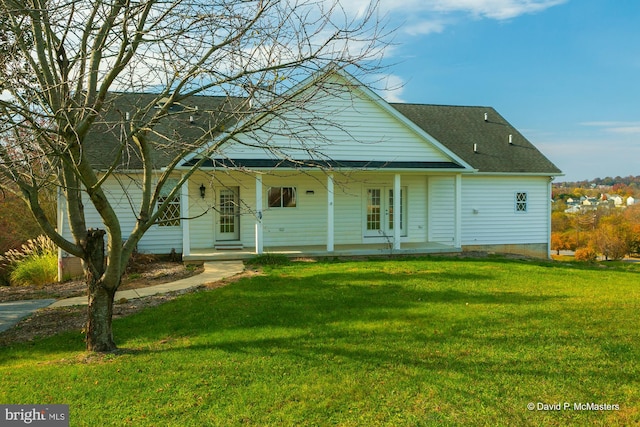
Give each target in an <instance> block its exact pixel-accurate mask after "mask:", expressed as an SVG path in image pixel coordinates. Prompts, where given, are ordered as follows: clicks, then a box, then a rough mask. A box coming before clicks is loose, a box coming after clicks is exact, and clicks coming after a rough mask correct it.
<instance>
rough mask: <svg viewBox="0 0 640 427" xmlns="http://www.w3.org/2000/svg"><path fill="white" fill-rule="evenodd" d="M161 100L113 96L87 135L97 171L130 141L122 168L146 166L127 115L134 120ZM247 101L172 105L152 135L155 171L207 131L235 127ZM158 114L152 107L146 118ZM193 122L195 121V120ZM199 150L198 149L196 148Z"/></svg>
mask: <svg viewBox="0 0 640 427" xmlns="http://www.w3.org/2000/svg"><path fill="white" fill-rule="evenodd" d="M156 98H157V95H155V94H139V93H135V94H134V93H118V94H113V95H112V96H111V99H110V101H109V103H108V105H107V108H106V109H105V111H106V113H105V114H104V116H103V117H101V118H100V119H99V120H97V121H96V124H95V126H94V128H93V129H92V131H91V132H90V133H89V135H88V136H87V140H86V141H85V148H86V149H87V153H88V156H89V159H90V162H91V164H92V165H93V166H94V167H95V168H97V169H105V168H107V167H109V166H110V165H111V163H112V162H113V161H114V159H115V158H116V156H117V155H118V152H119V150H120V149H121V148H122V141H127V145H126V146H125V149H124V150H123V154H122V158H121V160H120V167H121V168H125V169H131V170H135V169H139V168H141V166H142V162H141V159H140V157H139V151H138V150H136V149H134V148H133V144H132V142H131V140H130V137H125V134H128V132H129V129H128V122H127V119H126V117H127V116H126V115H127V113H128V114H130V117H131V118H133V117H134V115H135V113H136V111H138V110H139V109H143V108H144V107H145V106H147V105H148V104H150V103H152V102H154V100H155V99H156ZM242 101H243V99H240V98H227V97H218V96H192V97H190V98H189V99H188V100H187V101H185V102H183V103H177V104H174V105H172V106H171V108H170V109H169V112H168V115H167V116H166V117H165V118H163V119H162V120H160V122H159V123H158V124H157V125H156V126H155V127H154V129H153V132H149V133H148V137H149V139H150V140H151V141H152V142H153V150H152V154H151V155H152V159H153V165H154V168H156V169H160V168H162V167H164V166H167V165H168V164H169V162H170V161H171V160H172V159H174V158H175V156H177V155H179V154H180V149H181V148H184V147H185V144H189V143H191V142H193V141H196V140H197V139H198V138H200V137H202V136H203V135H205V133H206V130H207V129H211V128H214V129H215V128H218V127H219V126H226V127H229V126H232V125H233V122H234V120H236V119H237V117H235V116H234V115H233V114H231V113H232V112H234V113H236V112H237V111H238V108H237V106H238V105H239V104H240V103H241V102H242ZM156 112H157V109H156V108H151V109H150V110H149V112H148V113H147V114H146V116H145V119H148V118H150V117H151V115H153V114H155V113H156ZM191 119H193V121H192V120H191ZM194 148H195V147H194Z"/></svg>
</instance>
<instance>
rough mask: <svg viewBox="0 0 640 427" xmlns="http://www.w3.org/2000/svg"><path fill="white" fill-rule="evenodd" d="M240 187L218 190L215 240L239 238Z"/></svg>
mask: <svg viewBox="0 0 640 427" xmlns="http://www.w3.org/2000/svg"><path fill="white" fill-rule="evenodd" d="M239 203H240V188H239V187H225V188H221V189H219V190H218V210H217V215H216V217H217V221H216V241H225V240H240V206H239Z"/></svg>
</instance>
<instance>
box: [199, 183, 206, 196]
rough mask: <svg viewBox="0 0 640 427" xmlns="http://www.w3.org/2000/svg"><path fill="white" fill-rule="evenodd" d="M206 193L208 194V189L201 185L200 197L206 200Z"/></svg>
mask: <svg viewBox="0 0 640 427" xmlns="http://www.w3.org/2000/svg"><path fill="white" fill-rule="evenodd" d="M206 192H207V188H206V187H205V186H204V184H200V197H202V198H203V199H204V196H205V194H206Z"/></svg>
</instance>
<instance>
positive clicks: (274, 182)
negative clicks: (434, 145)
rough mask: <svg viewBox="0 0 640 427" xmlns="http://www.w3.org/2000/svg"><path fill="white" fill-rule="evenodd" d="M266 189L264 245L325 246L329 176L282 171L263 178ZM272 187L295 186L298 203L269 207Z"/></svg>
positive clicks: (264, 189) (264, 199)
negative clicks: (315, 176) (268, 196)
mask: <svg viewBox="0 0 640 427" xmlns="http://www.w3.org/2000/svg"><path fill="white" fill-rule="evenodd" d="M262 184H263V187H264V188H263V191H264V193H263V194H264V197H263V201H264V207H263V209H264V210H263V216H262V218H263V223H264V234H263V236H264V246H265V247H269V246H304V245H324V244H326V242H327V209H326V206H327V189H326V177H324V176H323V175H319V176H318V178H317V179H314V177H311V176H309V175H307V174H278V176H264V177H263V178H262ZM270 187H295V189H296V192H297V205H296V206H295V207H288V208H286V207H285V208H269V207H268V202H267V192H268V190H269V188H270Z"/></svg>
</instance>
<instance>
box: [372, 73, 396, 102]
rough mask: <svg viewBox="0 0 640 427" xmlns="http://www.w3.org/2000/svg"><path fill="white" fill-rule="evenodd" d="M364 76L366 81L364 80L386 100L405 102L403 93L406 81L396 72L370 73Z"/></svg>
mask: <svg viewBox="0 0 640 427" xmlns="http://www.w3.org/2000/svg"><path fill="white" fill-rule="evenodd" d="M364 77H365V81H363V83H365V84H366V86H367V87H369V88H371V89H372V90H373V91H374V92H375V93H377V94H378V95H380V96H381V97H382V99H384V100H385V101H387V102H405V100H404V99H403V98H402V94H403V92H404V86H405V83H406V82H405V81H404V79H402V77H400V76H397V75H395V74H370V75H366V76H364Z"/></svg>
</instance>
